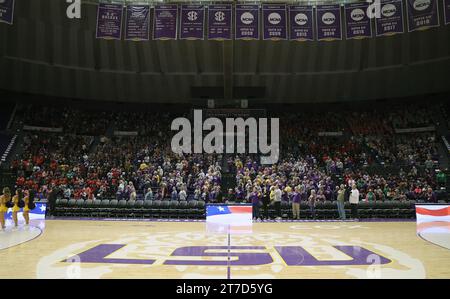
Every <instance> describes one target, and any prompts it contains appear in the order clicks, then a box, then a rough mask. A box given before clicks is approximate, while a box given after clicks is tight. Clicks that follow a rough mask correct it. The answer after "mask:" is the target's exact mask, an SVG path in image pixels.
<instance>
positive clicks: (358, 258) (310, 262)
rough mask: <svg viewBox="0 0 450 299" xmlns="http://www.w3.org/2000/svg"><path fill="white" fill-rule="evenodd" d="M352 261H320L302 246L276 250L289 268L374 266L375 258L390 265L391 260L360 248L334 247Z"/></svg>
mask: <svg viewBox="0 0 450 299" xmlns="http://www.w3.org/2000/svg"><path fill="white" fill-rule="evenodd" d="M333 247H334V248H336V249H337V250H340V251H342V252H343V253H345V254H346V255H348V256H350V257H352V258H353V259H352V260H344V261H342V260H340V261H337V260H321V261H319V260H318V259H316V258H315V257H314V256H312V255H311V254H310V253H309V252H307V251H306V250H305V249H303V248H302V247H300V246H276V247H275V250H276V251H277V252H278V253H279V254H280V256H281V257H282V258H283V260H284V261H285V262H286V264H287V265H288V266H350V265H353V266H355V265H372V264H374V263H373V260H374V258H376V259H375V260H377V261H379V264H380V265H383V264H387V263H390V262H391V260H390V259H388V258H385V257H383V256H381V255H378V254H376V253H374V252H372V251H370V250H367V249H365V248H363V247H359V246H333Z"/></svg>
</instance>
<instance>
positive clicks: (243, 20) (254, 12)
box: [235, 4, 259, 40]
mask: <svg viewBox="0 0 450 299" xmlns="http://www.w3.org/2000/svg"><path fill="white" fill-rule="evenodd" d="M235 9H236V19H235V28H236V39H243V40H258V39H259V6H258V5H243V4H236V7H235Z"/></svg>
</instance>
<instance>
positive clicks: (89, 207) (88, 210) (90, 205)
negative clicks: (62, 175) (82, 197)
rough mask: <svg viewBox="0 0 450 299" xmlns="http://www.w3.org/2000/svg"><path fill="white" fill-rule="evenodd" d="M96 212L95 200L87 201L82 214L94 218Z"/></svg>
mask: <svg viewBox="0 0 450 299" xmlns="http://www.w3.org/2000/svg"><path fill="white" fill-rule="evenodd" d="M93 212H94V200H86V201H84V205H83V209H82V214H83V216H85V217H92V214H93Z"/></svg>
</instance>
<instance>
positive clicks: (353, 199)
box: [349, 184, 359, 219]
mask: <svg viewBox="0 0 450 299" xmlns="http://www.w3.org/2000/svg"><path fill="white" fill-rule="evenodd" d="M349 202H350V207H351V209H352V218H353V219H358V204H359V191H358V189H356V185H355V184H353V185H352V191H351V192H350V197H349Z"/></svg>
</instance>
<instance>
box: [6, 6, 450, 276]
mask: <svg viewBox="0 0 450 299" xmlns="http://www.w3.org/2000/svg"><path fill="white" fill-rule="evenodd" d="M68 2H71V1H68ZM72 2H77V1H72ZM416 2H420V3H422V4H423V3H428V5H430V7H434V10H428V8H426V9H425V10H423V11H421V14H419V17H422V18H425V19H426V20H428V21H429V22H431V23H425V25H426V24H428V25H429V26H424V24H423V23H420V22H419V21H418V22H419V23H420V24H419V23H417V28H416V27H414V24H415V23H414V24H413V23H412V22H413V20H415V19H414V17H416V18H418V17H417V16H415V15H414V12H413V9H414V8H415V7H416V6H417V5H419V4H420V3H419V4H417V3H416ZM385 3H390V4H385ZM392 3H393V4H392ZM416 4H417V5H416ZM8 5H9V6H8ZM11 5H12V6H11ZM70 5H71V3H67V2H66V1H63V0H33V1H30V0H15V1H13V0H4V1H1V0H0V99H1V100H0V107H1V108H0V154H1V162H0V191H1V192H2V193H1V197H0V214H2V215H3V218H0V220H2V219H3V220H4V227H3V228H2V230H1V231H0V261H1V263H2V266H1V267H0V278H38V279H40V278H168V279H180V278H181V279H230V278H231V279H243V278H244V279H245V278H246V279H278V278H289V279H305V278H332V279H335V278H450V198H449V196H448V190H449V187H450V181H449V179H448V175H449V171H448V167H449V158H450V24H449V23H450V21H449V20H448V19H449V18H450V1H448V0H423V1H422V0H417V1H412V0H383V1H381V6H382V16H381V17H380V19H381V21H379V20H377V19H368V23H367V24H369V25H368V26H369V27H366V29H365V30H369V29H370V30H369V32H368V33H367V34H368V35H367V36H356V37H354V38H350V28H351V22H352V21H351V20H349V19H348V18H346V16H347V15H346V14H347V13H348V10H347V6H349V7H352V6H351V5H366V6H368V5H370V3H367V2H364V1H362V2H361V1H343V0H323V1H319V0H317V1H316V0H310V1H302V0H298V1H270V2H266V1H259V0H258V1H221V2H218V1H214V0H211V1H183V0H178V1H166V0H163V1H148V0H141V1H138V0H127V1H100V3H99V1H97V0H83V1H81V10H80V14H81V15H80V18H77V17H73V16H72V17H69V15H70V14H69V12H70V9H72V8H70V7H69V6H70ZM101 5H105V7H106V8H105V10H107V9H110V10H111V14H112V15H113V13H114V9H116V11H117V7H119V8H120V9H122V10H120V13H119V16H123V20H121V21H120V22H121V23H120V26H119V27H120V30H121V31H119V35H118V38H117V37H114V36H109V37H108V34H113V33H112V32H113V31H114V30H113V29H111V28H110V31H108V30H106V29H105V28H104V27H105V26H110V27H111V26H114V22H117V19H110V20H109V22H110V23H108V24H106V25H105V24H103V27H102V24H101V22H100V21H99V20H100V19H101V18H100V15H101V14H102V10H101V9H100V8H101ZM108 5H111V6H110V7H109V6H108ZM133 5H141V8H142V7H146V5H147V6H148V11H147V12H148V16H147V17H148V19H146V22H147V23H146V26H144V25H145V24H144V25H143V23H142V22H141V23H139V22H137V21H136V22H135V23H134V27H133V26H131V25H130V22H131V21H130V18H131V17H132V16H133V15H132V14H131V13H130V14H128V13H127V10H129V9H131V8H130V7H131V6H133ZM189 5H190V6H189ZM221 5H222V6H221ZM238 5H241V6H239V7H238ZM245 5H247V6H248V7H247V6H245ZM270 5H272V7H271V6H270ZM383 5H392V6H394V8H395V7H400V8H402V10H401V12H400V15H399V16H398V18H400V22H401V24H400V23H397V26H399V24H400V25H401V32H399V31H397V32H394V31H392V32H391V33H389V30H394V29H392V28H390V27H389V26H388V27H386V26H384V27H383V23H382V21H383V18H388V16H387V15H385V14H384V10H383V9H384V7H385V6H383ZM395 5H400V6H395ZM420 5H421V4H420ZM174 6H175V10H173V7H174ZM194 6H195V7H194ZM12 7H13V8H14V9H11V8H12ZM255 7H256V8H255ZM280 7H284V8H283V9H284V14H283V13H280V14H281V17H282V19H283V18H284V19H283V20H284V21H285V22H286V24H287V26H286V27H285V28H284V30H285V31H286V32H284V31H283V28H281V29H280V28H275V29H276V30H275V31H274V32H281V34H282V35H281V37H276V38H273V37H270V34H269V33H270V32H272V31H270V29H273V28H271V27H270V26H271V24H272V23H271V22H270V20H271V17H268V20H269V21H268V23H267V24H266V21H265V19H264V18H265V17H266V10H270V9H273V11H274V12H273V13H275V12H276V11H278V12H279V11H280V10H279V9H280ZM293 7H295V9H299V10H302V11H306V12H305V15H308V14H307V12H309V11H310V12H311V15H308V16H310V17H313V16H314V19H315V20H316V22H312V23H311V26H312V27H311V28H309V27H308V28H309V29H308V28H306V27H305V28H306V29H305V28H303V27H301V26H306V25H304V24H303V23H302V25H298V27H295V26H294V25H295V24H294V21H295V22H296V20H297V19H296V16H293V18H291V10H294V8H293ZM299 7H300V8H299ZM309 7H310V10H308V9H309ZM364 7H365V6H364ZM411 7H412V8H411ZM427 7H428V6H427ZM227 8H230V9H231V10H230V16H231V17H232V18H235V19H236V20H235V19H233V22H231V23H230V24H228V25H229V26H230V27H229V34H230V38H227V37H223V36H220V32H222V33H223V32H228V31H226V29H227V28H228V27H227V26H228V25H227V24H225V25H224V24H223V22H225V21H223V20H222V21H221V22H222V23H220V24H221V25H220V24H219V23H217V24H219V25H217V24H216V23H214V22H215V21H214V20H211V17H209V15H211V14H212V12H213V11H214V10H215V11H220V9H227ZM238 8H239V9H241V10H242V11H245V10H246V9H248V11H249V12H246V13H249V14H251V12H255V11H256V15H255V14H254V15H253V16H254V17H255V16H258V17H259V23H258V22H257V23H258V26H259V27H258V26H257V27H254V28H253V29H252V30H253V31H252V30H250V29H251V28H250V29H249V28H247V27H245V28H247V29H245V28H244V27H242V26H244V25H248V26H250V25H249V24H247V23H248V22H243V24H242V26H241V27H239V26H238V21H239V18H238V13H241V12H240V11H238ZM8 9H9V10H8ZM73 9H74V11H76V7H75V8H73ZM158 9H160V10H161V11H163V13H161V14H159V13H160V12H161V11H159V10H158ZM170 9H172V10H170ZM177 9H178V10H177ZM188 9H196V13H202V12H203V14H204V18H203V23H195V24H194V23H189V22H188V21H192V20H190V19H189V18H187V19H186V20H185V19H183V13H184V12H186V11H187V10H188ZM252 9H253V10H252ZM255 9H256V10H255ZM277 9H278V10H277ZM321 9H334V11H335V12H336V11H337V12H338V14H340V16H341V17H340V18H339V22H340V23H339V30H342V32H340V35H339V36H338V37H335V38H326V35H325V37H321V36H320V33H321V32H322V31H321V30H324V29H323V28H321V27H320V26H321V25H320V24H319V23H320V20H319V21H318V20H317V15H318V14H319V13H320V11H321ZM336 9H337V10H336ZM164 10H165V11H164ZM174 11H175V14H178V17H179V19H178V18H177V17H175V19H172V21H174V20H175V21H174V22H175V23H174V24H176V25H175V26H176V30H175V37H173V38H171V37H170V34H171V31H170V30H169V29H170V28H171V27H170V26H173V24H172V23H170V22H168V21H167V18H169V17H168V16H170V14H171V13H174ZM281 11H283V10H281ZM330 11H332V10H330ZM424 11H425V12H426V13H428V14H429V15H427V16H429V18H428V17H427V18H426V17H424ZM430 11H431V12H430ZM433 11H434V12H435V13H434V14H433ZM8 12H9V13H10V15H8ZM278 12H277V14H278ZM208 13H209V15H208ZM327 13H329V12H327ZM111 14H109V12H108V14H106V15H108V16H111ZM280 14H278V16H280ZM12 16H13V18H12ZM215 16H216V17H217V14H216V15H215ZM224 16H225V18H227V17H228V16H229V15H228V14H227V13H225V14H224ZM240 16H241V17H242V16H243V14H240ZM246 16H247V15H246ZM366 17H367V16H366ZM2 18H3V19H2ZM8 18H9V19H8ZM159 18H161V20H160V19H159ZM164 18H166V19H164ZM241 20H243V19H242V18H241ZM113 21H114V22H113ZM216 21H217V20H216ZM111 22H112V23H111ZM305 22H306V21H305ZM308 22H309V21H308ZM390 22H391V23H395V20H391V21H390ZM397 22H398V20H397ZM433 22H437V24H435V25H433ZM139 24H140V26H141V27H140V29H141V30H144V31H143V32H144V33H145V29H147V36H146V37H145V34H144V35H143V36H144V38H142V32H140V33H141V39H140V40H136V39H127V38H126V36H128V35H129V34H131V33H130V31H129V30H131V29H133V28H134V30H137V29H136V28H137V27H139V26H138V25H139ZM170 24H172V25H170ZM189 24H190V26H192V28H194V29H195V30H197V31H198V30H199V28H200V27H199V24H200V25H201V28H203V29H202V31H201V35H200V37H198V38H194V37H186V38H182V36H183V35H182V34H184V33H186V32H191V33H192V32H194V31H195V30H194V29H192V28H191V29H192V30H191V31H184V30H185V29H186V28H185V27H183V26H187V27H189V26H188V25H189ZM192 24H194V25H192ZM266 25H267V26H266ZM272 25H273V26H275V25H278V23H277V24H272ZM363 25H364V24H359V25H358V26H360V27H361V28H363V27H364V26H363ZM419 25H420V26H419ZM158 26H162V27H164V26H167V28H165V30H166V31H164V30H163V29H164V28H163V29H161V30H162V31H161V32H162V33H158V32H159V31H158V30H159V29H158V28H160V27H158ZM214 26H218V27H219V29H217V28H215V27H214ZM220 26H222V27H220ZM327 26H331V25H329V24H327ZM119 27H118V28H119ZM162 27H161V28H162ZM266 27H267V28H266ZM275 27H276V26H275ZM102 28H103V31H102ZM130 28H131V29H130ZM224 28H225V29H224ZM242 28H244V29H245V30H247V31H245V30H244V29H242ZM255 28H256V29H255ZM327 28H328V27H327ZM327 28H325V29H327ZM358 28H359V27H358ZM368 28H369V29H368ZM380 28H381V29H380ZM138 29H139V28H138ZM213 29H215V30H216V31H213ZM335 29H336V28H335ZM335 29H333V30H335ZM397 29H398V28H397ZM220 30H224V31H220ZM240 30H244V31H242V32H247V33H246V34H250V33H254V32H255V30H256V31H258V35H257V37H256V38H253V39H250V38H238V33H239V34H241V33H242V32H241V31H240ZM248 30H250V31H248ZM277 30H278V31H277ZM280 30H281V31H280ZM308 30H311V31H308ZM327 30H328V29H327ZM380 30H386V33H382V32H380ZM398 30H400V29H398ZM197 31H195V32H197ZM266 31H267V32H266ZM363 31H364V30H363ZM218 32H219V33H218ZM249 32H250V33H249ZM283 32H284V33H285V34H286V36H285V37H284V38H283ZM296 32H305V34H306V36H308V34H309V33H311V39H310V40H309V39H308V38H304V39H302V38H300V37H298V38H297V39H296V38H295V36H294V34H295V33H296ZM355 32H356V31H355ZM355 32H353V33H354V34H356V35H358V34H360V35H363V33H361V32H362V31H361V32H360V31H358V32H359V33H358V32H356V33H355ZM101 33H103V34H104V36H100V34H101ZM135 33H136V32H135ZM138 33H139V32H138ZM214 33H215V34H218V35H219V37H217V36H216V37H215V38H214ZM136 34H137V33H136ZM158 34H162V35H163V36H162V37H159V35H158ZM164 34H166V35H167V36H164ZM266 34H267V35H268V36H269V37H267V38H266ZM364 34H365V33H364ZM200 114H201V117H202V118H201V120H200V122H198V119H196V116H198V115H200ZM180 118H182V119H184V120H186V121H187V122H188V123H190V124H192V126H191V127H190V128H189V129H188V130H187V131H188V132H189V138H188V139H184V140H183V141H185V142H187V143H188V144H187V145H186V146H185V149H187V150H188V151H189V152H183V153H180V152H176V151H175V150H174V146H173V140H174V136H175V135H176V134H177V133H178V132H179V127H178V126H175V128H174V121H175V120H176V119H180ZM239 118H242V120H247V119H255V120H256V121H255V123H256V124H257V125H258V128H257V131H258V134H259V135H258V136H257V137H255V138H254V140H253V139H252V137H251V134H252V133H254V132H256V131H254V130H253V129H252V127H251V125H250V124H251V122H250V121H249V122H245V125H244V126H243V127H241V129H242V128H243V130H241V131H239V128H238V126H236V128H237V131H236V132H235V131H234V129H233V130H232V131H228V130H225V127H226V125H225V124H226V122H227V121H229V120H236V119H239ZM207 119H213V120H215V121H219V122H220V123H222V124H223V126H221V128H220V130H219V129H218V130H219V131H221V134H220V135H219V136H220V138H218V139H215V140H214V142H212V143H211V145H214V146H216V147H215V148H216V149H217V148H218V149H219V150H216V151H215V152H212V153H208V151H207V150H204V149H203V148H202V146H203V147H205V143H206V141H207V140H208V134H209V133H210V132H212V126H209V127H208V125H207V121H206V120H207ZM262 119H266V120H268V123H269V124H270V125H269V129H268V134H267V135H266V136H268V137H267V138H265V139H266V140H265V141H266V142H267V144H268V145H269V144H272V146H273V145H276V146H277V147H278V150H277V151H276V154H275V156H276V161H275V163H268V164H264V163H262V162H261V161H263V160H262V157H264V156H267V151H266V152H264V151H263V150H264V149H263V148H262V147H261V144H262V143H261V142H262V140H263V139H264V138H263V137H264V136H262V135H261V134H263V135H264V134H265V133H266V132H263V131H264V129H263V128H261V120H262ZM274 119H277V120H278V124H279V125H278V130H277V131H276V132H275V135H274V134H271V131H270V128H274V127H275V123H273V122H271V120H274ZM198 123H199V124H200V127H198V126H196V125H197V124H198ZM247 125H248V126H247ZM217 128H218V127H217V126H214V129H217ZM253 131H254V132H253ZM191 133H192V134H191ZM233 133H236V134H235V135H232V134H233ZM272 133H273V131H272ZM239 134H241V135H239ZM230 135H232V137H231V139H230V140H233V142H234V141H236V143H235V147H234V149H233V150H231V151H225V150H222V151H220V149H221V148H222V149H225V147H226V146H228V144H227V142H225V141H228V140H229V139H228V137H229V136H230ZM242 136H243V137H242ZM240 137H242V139H240ZM198 139H200V140H201V141H200V143H199V144H200V151H198V148H197V146H196V144H195V141H196V140H198ZM219 139H220V140H219ZM252 140H253V141H255V143H257V145H258V146H257V147H258V148H257V150H256V151H255V152H250V148H251V147H252V144H251V142H252ZM217 142H223V144H221V145H220V143H219V145H218V144H217ZM271 142H272V143H271ZM221 146H222V147H221ZM239 146H243V147H244V149H245V150H244V152H238V148H239ZM255 146H256V145H255ZM14 217H16V218H14ZM27 217H28V218H27ZM2 225H3V223H2ZM17 260H20V261H21V262H20V263H17Z"/></svg>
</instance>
